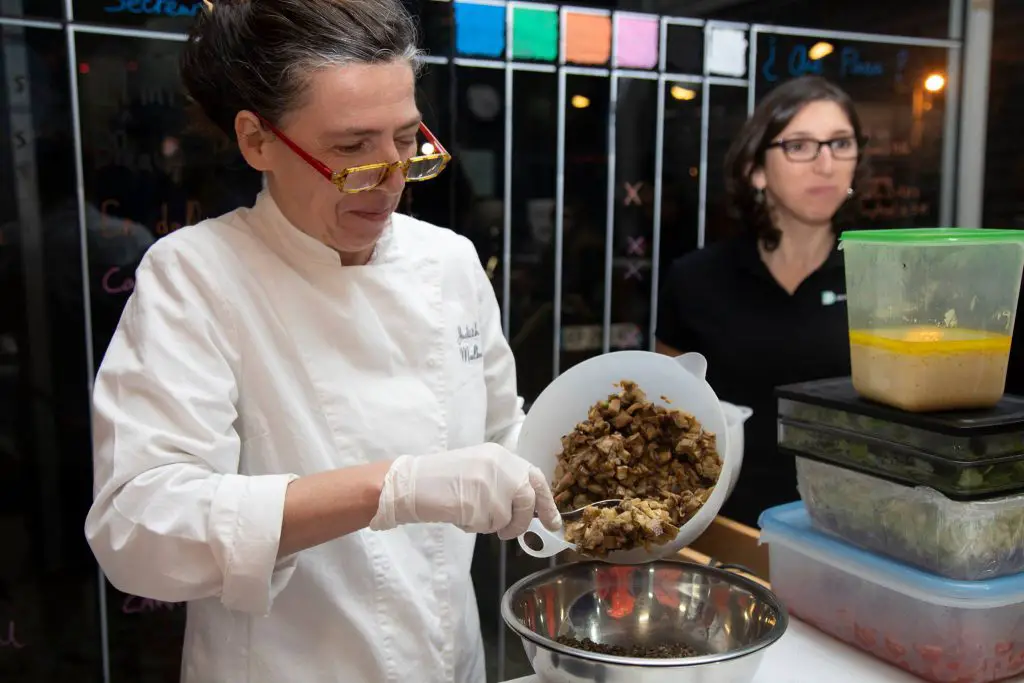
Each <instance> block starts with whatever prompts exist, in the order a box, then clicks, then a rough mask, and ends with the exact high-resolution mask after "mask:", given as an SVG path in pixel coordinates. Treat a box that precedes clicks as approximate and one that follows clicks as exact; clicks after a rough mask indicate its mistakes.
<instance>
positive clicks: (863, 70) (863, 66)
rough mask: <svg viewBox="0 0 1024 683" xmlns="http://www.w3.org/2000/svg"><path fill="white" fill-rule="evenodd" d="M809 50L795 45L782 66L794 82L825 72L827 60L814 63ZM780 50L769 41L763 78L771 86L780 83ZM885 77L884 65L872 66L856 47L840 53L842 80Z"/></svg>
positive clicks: (840, 74)
mask: <svg viewBox="0 0 1024 683" xmlns="http://www.w3.org/2000/svg"><path fill="white" fill-rule="evenodd" d="M809 50H810V48H809V47H808V46H807V45H805V44H804V43H797V44H796V45H794V46H793V47H792V48H791V49H790V51H789V54H788V55H787V56H786V58H785V63H784V64H782V65H781V66H782V67H783V68H784V69H785V74H786V75H788V76H789V77H791V78H797V77H799V76H809V75H813V76H820V75H822V74H823V73H824V72H825V59H827V58H823V59H811V58H810V55H809ZM778 52H779V48H778V45H777V44H776V39H775V38H771V39H770V40H769V41H768V55H767V56H766V57H765V58H764V61H763V62H762V63H761V76H763V77H764V79H765V80H766V81H768V82H769V83H774V82H775V81H777V80H779V67H780V64H779V61H780V60H779V54H778ZM884 73H885V68H884V66H883V65H882V63H881V62H869V61H865V60H864V59H862V58H861V53H860V50H858V49H857V48H855V47H849V46H847V47H844V48H843V49H842V50H841V51H840V53H839V77H840V78H854V77H861V78H864V77H876V76H881V75H883V74H884Z"/></svg>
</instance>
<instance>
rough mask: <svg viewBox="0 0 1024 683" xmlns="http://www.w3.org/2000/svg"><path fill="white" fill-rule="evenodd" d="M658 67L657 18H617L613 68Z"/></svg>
mask: <svg viewBox="0 0 1024 683" xmlns="http://www.w3.org/2000/svg"><path fill="white" fill-rule="evenodd" d="M657 65H658V18H657V17H650V18H647V17H623V16H620V17H617V24H616V30H615V66H618V67H624V68H627V69H653V68H654V67H656V66H657Z"/></svg>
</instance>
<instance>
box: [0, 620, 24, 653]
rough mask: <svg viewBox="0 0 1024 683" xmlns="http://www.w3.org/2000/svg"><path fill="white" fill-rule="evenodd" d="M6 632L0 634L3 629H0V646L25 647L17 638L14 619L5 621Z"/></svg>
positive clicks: (17, 648)
mask: <svg viewBox="0 0 1024 683" xmlns="http://www.w3.org/2000/svg"><path fill="white" fill-rule="evenodd" d="M6 631H7V633H6V635H2V634H3V631H2V630H0V647H13V648H14V649H15V650H20V649H22V648H23V647H25V644H24V643H22V642H21V641H20V640H18V634H17V633H16V632H15V631H16V626H15V624H14V621H8V622H7V629H6Z"/></svg>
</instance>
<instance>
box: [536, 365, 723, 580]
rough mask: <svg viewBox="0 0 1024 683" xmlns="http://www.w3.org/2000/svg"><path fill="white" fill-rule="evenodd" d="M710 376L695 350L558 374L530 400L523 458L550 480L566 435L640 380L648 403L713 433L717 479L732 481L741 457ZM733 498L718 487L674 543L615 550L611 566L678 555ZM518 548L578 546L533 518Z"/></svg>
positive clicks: (545, 550) (540, 552)
mask: <svg viewBox="0 0 1024 683" xmlns="http://www.w3.org/2000/svg"><path fill="white" fill-rule="evenodd" d="M706 373H707V361H706V360H705V358H704V356H702V355H700V354H698V353H687V354H684V355H683V356H680V357H679V358H676V359H673V358H669V357H668V356H664V355H661V354H658V353H653V352H649V351H618V352H615V353H607V354H604V355H601V356H595V357H594V358H590V359H588V360H586V361H584V362H582V363H580V364H579V365H576V366H573V367H572V368H570V369H569V370H567V371H566V372H565V373H563V374H561V375H559V376H558V378H556V379H555V381H554V382H552V383H551V384H550V385H548V387H547V388H546V389H545V390H544V391H543V392H542V393H541V395H540V396H539V397H538V398H537V400H536V401H535V402H534V403H533V406H532V407H531V408H530V412H529V413H528V414H527V416H526V422H524V423H523V429H522V432H521V433H520V435H519V449H518V453H519V455H520V456H521V457H523V458H525V459H526V460H528V461H529V462H531V463H532V464H534V465H536V466H537V467H538V468H540V470H541V471H542V472H544V474H545V475H547V476H548V477H554V473H555V466H556V465H557V462H558V453H559V452H560V451H561V448H562V445H561V439H562V436H563V435H565V434H568V433H570V432H571V431H572V430H573V429H574V428H575V427H576V425H577V424H578V423H580V422H582V421H583V420H585V419H586V418H587V412H588V411H589V410H590V407H591V406H592V405H594V404H595V403H597V402H598V401H600V400H602V399H604V398H607V397H608V395H609V394H612V393H615V392H616V391H617V388H616V386H615V384H616V383H617V382H620V381H622V380H624V379H626V380H631V381H634V382H636V383H637V385H639V387H640V388H641V389H642V390H643V391H644V392H645V393H646V394H647V398H648V399H649V400H650V401H652V402H654V403H656V404H658V405H662V406H665V407H667V408H675V409H679V410H683V411H686V412H688V413H691V414H692V415H693V416H694V417H696V418H697V419H698V420H700V423H701V425H702V426H703V427H704V428H705V429H707V430H710V431H712V432H714V433H715V434H716V435H717V439H718V441H717V445H718V452H719V454H721V456H722V474H721V476H720V477H719V482H730V483H731V482H733V481H734V479H735V475H734V472H735V473H737V474H738V472H739V458H738V457H737V454H736V452H735V451H733V450H732V449H731V447H730V444H729V439H730V433H729V429H728V426H727V424H728V423H727V422H726V418H725V413H724V412H723V410H722V406H721V403H720V402H719V400H718V396H716V395H715V392H714V391H713V390H712V389H711V386H710V385H709V384H708V383H707V380H705V379H704V377H705V375H706ZM665 399H668V400H667V401H666V400H665ZM728 494H729V489H728V486H716V487H715V490H714V491H713V492H712V494H711V497H710V498H709V499H708V501H707V502H706V503H705V504H704V506H703V507H702V508H701V509H700V510H699V511H698V512H697V514H696V515H694V516H693V518H691V519H690V521H688V522H686V524H684V525H683V526H682V527H681V528H680V530H679V534H678V535H677V536H676V538H675V540H674V541H671V542H669V543H666V544H664V545H659V546H654V547H652V548H651V550H650V551H647V550H644V549H642V548H638V549H634V550H628V551H616V552H612V553H609V554H608V556H607V558H605V560H606V561H607V562H610V563H613V564H642V563H644V562H650V561H651V560H656V559H660V558H662V557H668V556H670V555H674V554H676V553H678V552H679V551H680V550H682V549H683V548H684V547H686V546H687V545H689V544H690V543H692V542H693V541H694V540H695V539H696V538H697V537H698V536H700V535H701V534H702V533H704V530H705V529H707V527H708V526H709V525H710V524H711V522H712V520H714V518H715V515H717V514H718V511H719V510H720V509H721V508H722V505H723V504H725V499H726V497H728ZM528 534H535V535H536V536H537V537H539V539H540V541H541V542H542V544H543V545H542V547H541V548H539V549H535V548H531V547H530V546H529V545H528V544H527V543H526V540H525V537H526V535H528ZM519 544H520V546H522V548H523V551H524V552H526V553H527V554H529V555H532V556H534V557H551V556H553V555H556V554H558V553H560V552H562V551H563V550H570V549H575V546H574V545H573V544H570V543H566V541H565V535H564V532H563V531H561V530H560V531H558V532H551V531H548V530H547V529H545V528H544V527H543V525H541V523H540V521H539V520H536V519H535V520H533V523H532V524H531V525H530V530H529V531H528V532H527V534H524V535H523V536H520V537H519Z"/></svg>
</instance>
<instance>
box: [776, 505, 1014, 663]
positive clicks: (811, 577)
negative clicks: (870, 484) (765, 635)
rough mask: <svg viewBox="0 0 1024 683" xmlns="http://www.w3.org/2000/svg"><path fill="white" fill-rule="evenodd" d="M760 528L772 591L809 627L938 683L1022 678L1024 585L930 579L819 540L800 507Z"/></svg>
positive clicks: (790, 507) (778, 511) (1008, 580)
mask: <svg viewBox="0 0 1024 683" xmlns="http://www.w3.org/2000/svg"><path fill="white" fill-rule="evenodd" d="M761 528H762V529H763V531H762V533H761V542H762V543H768V544H769V546H770V548H769V558H770V559H769V563H770V571H771V581H772V590H773V591H774V592H775V594H776V595H778V597H779V598H780V599H781V600H782V601H783V602H784V603H785V604H786V607H787V609H788V610H789V612H790V614H792V615H794V616H796V617H797V618H799V619H801V620H802V621H805V622H807V623H809V624H812V625H813V626H815V627H817V628H819V629H821V630H822V631H824V632H825V633H828V634H830V635H832V636H835V637H836V638H838V639H839V640H842V641H844V642H847V643H849V644H851V645H854V646H856V647H859V648H860V649H862V650H865V651H866V652H869V653H871V654H873V655H875V656H876V657H879V658H880V659H883V660H886V661H888V662H890V663H892V664H893V665H895V666H898V667H901V668H903V669H905V670H907V671H909V672H911V673H913V674H915V675H917V676H920V677H922V678H924V679H926V680H929V681H934V682H935V683H990V682H991V681H998V680H1002V679H1006V678H1011V677H1013V676H1015V675H1017V674H1020V673H1021V672H1024V575H1018V576H1012V577H1006V578H1001V579H993V580H991V581H974V582H964V581H951V580H949V579H944V578H941V577H937V576H933V575H932V574H928V573H926V572H922V571H919V570H917V569H913V568H910V567H907V566H905V565H903V564H900V563H898V562H895V561H893V560H889V559H886V558H884V557H881V556H879V555H874V554H872V553H869V552H867V551H864V550H860V549H858V548H855V547H853V546H851V545H847V544H846V543H843V542H842V541H839V540H837V539H835V538H832V537H830V536H828V535H826V534H823V533H821V532H819V531H816V530H815V529H814V528H813V527H812V526H811V520H810V517H809V516H808V514H807V511H806V509H805V508H804V506H803V504H802V503H794V504H791V505H785V506H782V507H779V508H773V509H771V510H767V511H765V512H764V514H763V515H762V516H761Z"/></svg>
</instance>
